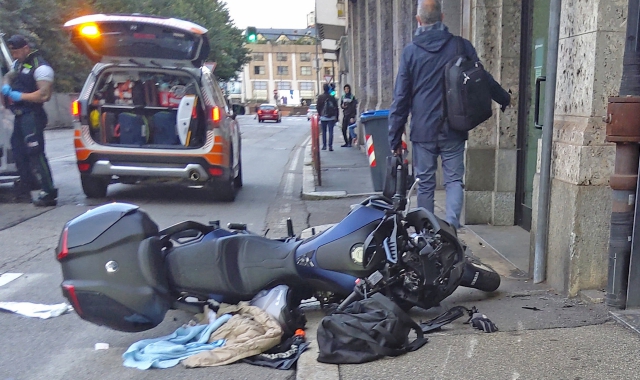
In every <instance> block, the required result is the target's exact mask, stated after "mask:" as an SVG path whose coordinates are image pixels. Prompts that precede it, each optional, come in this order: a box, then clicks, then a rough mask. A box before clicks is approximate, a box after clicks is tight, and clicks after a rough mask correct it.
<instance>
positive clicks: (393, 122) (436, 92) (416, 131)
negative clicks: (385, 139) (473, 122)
mask: <svg viewBox="0 0 640 380" xmlns="http://www.w3.org/2000/svg"><path fill="white" fill-rule="evenodd" d="M416 18H417V20H418V24H419V27H418V30H417V31H416V34H415V37H414V39H413V42H412V43H411V44H409V45H407V46H406V47H405V48H404V50H403V52H402V58H401V60H400V67H399V69H398V76H397V78H396V84H395V90H394V95H393V104H392V105H391V109H390V110H389V143H390V146H391V149H392V151H393V152H394V154H402V145H401V144H402V141H401V139H402V133H403V132H404V128H405V123H406V122H407V118H408V116H409V113H411V134H410V140H411V142H412V146H413V149H412V150H413V165H414V167H415V174H416V177H417V178H419V179H420V182H419V184H418V206H419V207H424V208H426V209H427V210H429V211H431V212H433V211H434V210H433V207H434V205H433V203H434V201H433V197H434V192H435V188H436V178H435V173H436V168H437V162H438V161H437V159H438V156H440V157H441V159H442V169H443V177H444V184H445V190H446V209H447V210H446V213H447V215H446V220H447V222H449V223H450V224H451V225H452V226H453V227H455V228H459V227H460V213H461V211H462V203H463V198H464V193H463V187H464V186H463V182H462V179H463V176H464V149H465V141H466V140H467V138H468V133H467V132H461V131H457V130H453V129H450V128H449V126H448V124H447V122H446V119H445V118H444V115H443V94H444V80H443V78H444V69H445V65H446V64H447V63H448V62H450V61H451V60H452V59H454V57H456V56H458V55H459V54H457V47H458V43H457V42H458V41H457V38H454V37H453V35H452V34H451V33H450V32H449V30H448V28H447V27H446V26H445V25H444V24H443V20H444V16H443V14H442V2H441V1H440V0H418V15H417V16H416ZM464 54H465V55H467V56H468V57H469V58H470V59H472V60H473V61H478V60H479V59H478V55H477V53H476V50H475V49H474V47H473V46H472V45H471V42H469V41H468V40H464ZM487 75H488V77H489V78H488V79H489V82H490V87H491V97H492V99H493V100H495V101H496V102H498V103H499V104H501V105H502V111H504V109H505V108H506V107H507V106H508V105H509V103H510V102H511V96H510V95H509V93H508V92H506V91H505V90H504V89H503V88H502V87H501V86H500V85H499V84H498V83H497V82H496V81H495V80H494V79H493V77H491V75H490V74H489V73H487Z"/></svg>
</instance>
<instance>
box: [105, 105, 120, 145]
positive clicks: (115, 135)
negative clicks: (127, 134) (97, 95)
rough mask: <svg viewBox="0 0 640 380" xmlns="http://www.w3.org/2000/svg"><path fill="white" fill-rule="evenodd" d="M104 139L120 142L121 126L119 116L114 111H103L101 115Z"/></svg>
mask: <svg viewBox="0 0 640 380" xmlns="http://www.w3.org/2000/svg"><path fill="white" fill-rule="evenodd" d="M100 125H101V126H102V133H103V135H102V141H103V142H106V143H118V142H120V126H119V124H118V118H117V117H116V114H115V113H113V112H103V113H102V115H101V124H100Z"/></svg>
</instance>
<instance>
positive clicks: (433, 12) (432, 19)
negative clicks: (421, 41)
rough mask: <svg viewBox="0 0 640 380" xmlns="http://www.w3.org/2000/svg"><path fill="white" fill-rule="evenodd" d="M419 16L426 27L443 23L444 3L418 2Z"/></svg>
mask: <svg viewBox="0 0 640 380" xmlns="http://www.w3.org/2000/svg"><path fill="white" fill-rule="evenodd" d="M418 16H419V17H420V20H421V21H422V23H423V24H424V25H432V24H435V23H436V22H439V21H442V1H441V0H431V1H429V0H418Z"/></svg>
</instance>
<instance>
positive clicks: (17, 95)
mask: <svg viewBox="0 0 640 380" xmlns="http://www.w3.org/2000/svg"><path fill="white" fill-rule="evenodd" d="M9 98H10V99H11V100H13V101H14V102H19V101H20V100H22V93H21V92H20V91H11V92H10V93H9Z"/></svg>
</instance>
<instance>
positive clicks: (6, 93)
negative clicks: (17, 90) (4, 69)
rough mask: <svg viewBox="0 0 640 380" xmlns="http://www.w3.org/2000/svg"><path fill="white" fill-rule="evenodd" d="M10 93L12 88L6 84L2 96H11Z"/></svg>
mask: <svg viewBox="0 0 640 380" xmlns="http://www.w3.org/2000/svg"><path fill="white" fill-rule="evenodd" d="M10 92H11V86H9V85H8V84H5V85H4V86H2V95H9V93H10Z"/></svg>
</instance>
